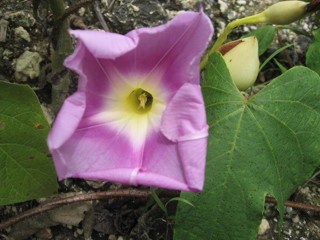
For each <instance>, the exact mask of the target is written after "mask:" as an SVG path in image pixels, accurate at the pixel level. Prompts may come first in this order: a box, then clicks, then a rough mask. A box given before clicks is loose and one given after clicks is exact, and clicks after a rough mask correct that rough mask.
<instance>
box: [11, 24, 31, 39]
mask: <svg viewBox="0 0 320 240" xmlns="http://www.w3.org/2000/svg"><path fill="white" fill-rule="evenodd" d="M14 35H15V37H16V38H20V39H23V40H26V41H27V42H30V41H31V38H30V34H29V33H28V31H27V30H25V29H24V28H23V27H17V28H15V29H14Z"/></svg>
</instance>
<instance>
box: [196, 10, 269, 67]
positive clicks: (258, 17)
mask: <svg viewBox="0 0 320 240" xmlns="http://www.w3.org/2000/svg"><path fill="white" fill-rule="evenodd" d="M265 22H266V18H265V15H264V13H263V12H261V13H258V14H255V15H252V16H248V17H244V18H240V19H236V20H234V21H232V22H230V23H228V25H227V26H226V28H225V29H224V30H223V32H222V33H221V34H220V36H219V37H218V39H217V41H216V42H215V43H214V44H213V46H212V48H211V49H210V50H209V51H208V52H207V53H206V55H205V56H204V57H203V59H202V61H201V64H200V68H201V70H202V69H204V68H205V67H206V65H207V63H208V59H209V56H210V55H211V54H212V53H213V52H215V51H217V50H218V49H219V47H220V46H221V45H222V44H223V43H224V42H225V41H226V40H227V38H228V35H229V34H230V33H231V32H232V30H233V29H235V28H236V27H239V26H241V25H245V24H257V23H265Z"/></svg>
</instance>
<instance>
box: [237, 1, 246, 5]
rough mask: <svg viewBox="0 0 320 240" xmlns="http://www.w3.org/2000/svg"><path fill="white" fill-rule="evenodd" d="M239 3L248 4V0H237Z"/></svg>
mask: <svg viewBox="0 0 320 240" xmlns="http://www.w3.org/2000/svg"><path fill="white" fill-rule="evenodd" d="M237 4H238V5H246V4H247V1H245V0H238V1H237Z"/></svg>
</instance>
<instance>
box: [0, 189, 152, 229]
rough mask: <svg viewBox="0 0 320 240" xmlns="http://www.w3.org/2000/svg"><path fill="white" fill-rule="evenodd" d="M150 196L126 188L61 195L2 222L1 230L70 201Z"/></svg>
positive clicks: (148, 193)
mask: <svg viewBox="0 0 320 240" xmlns="http://www.w3.org/2000/svg"><path fill="white" fill-rule="evenodd" d="M150 196H151V192H150V191H146V190H136V189H124V190H110V191H104V192H94V193H81V194H77V195H74V196H68V197H62V198H61V197H60V198H59V199H55V200H52V201H49V202H45V203H43V204H41V205H39V206H37V207H35V208H32V209H29V210H27V211H25V212H22V213H21V214H20V215H17V216H14V217H12V218H10V219H9V220H7V221H5V222H4V223H1V224H0V230H3V229H5V228H7V227H9V226H11V225H13V224H16V223H18V222H21V221H23V220H25V219H27V218H29V217H32V216H35V215H37V214H40V213H43V212H47V211H49V210H52V209H55V208H58V207H60V206H62V205H66V204H70V203H75V202H85V201H93V200H100V199H105V198H120V197H139V198H148V197H150Z"/></svg>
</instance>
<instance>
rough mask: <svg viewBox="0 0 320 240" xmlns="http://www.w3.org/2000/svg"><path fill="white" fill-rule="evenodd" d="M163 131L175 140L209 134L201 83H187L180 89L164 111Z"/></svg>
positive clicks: (192, 138)
mask: <svg viewBox="0 0 320 240" xmlns="http://www.w3.org/2000/svg"><path fill="white" fill-rule="evenodd" d="M161 132H162V133H163V134H164V135H165V136H166V137H167V138H168V139H169V140H171V141H174V142H178V141H187V140H194V139H200V138H205V137H207V136H208V125H207V121H206V112H205V109H204V102H203V98H202V94H201V88H200V86H199V85H195V84H190V83H186V84H184V85H183V86H182V87H181V88H180V89H179V90H178V92H177V93H176V94H175V95H174V97H173V98H172V100H171V101H170V103H169V104H168V106H167V108H166V110H165V111H164V113H163V116H162V121H161Z"/></svg>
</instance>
